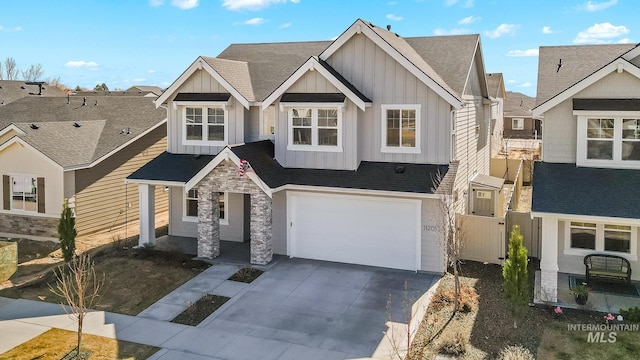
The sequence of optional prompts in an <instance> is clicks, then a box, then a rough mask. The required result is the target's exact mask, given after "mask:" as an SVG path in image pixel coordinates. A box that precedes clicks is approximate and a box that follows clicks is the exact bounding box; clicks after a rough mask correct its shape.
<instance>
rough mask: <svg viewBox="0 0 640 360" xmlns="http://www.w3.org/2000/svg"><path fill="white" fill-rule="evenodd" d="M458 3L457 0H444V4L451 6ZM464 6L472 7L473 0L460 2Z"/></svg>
mask: <svg viewBox="0 0 640 360" xmlns="http://www.w3.org/2000/svg"><path fill="white" fill-rule="evenodd" d="M457 3H458V0H444V6H453V5H455V4H457ZM461 6H462V7H464V8H470V7H473V0H467V1H465V2H464V3H462V4H461Z"/></svg>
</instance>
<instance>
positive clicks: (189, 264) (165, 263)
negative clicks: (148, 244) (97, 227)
mask: <svg viewBox="0 0 640 360" xmlns="http://www.w3.org/2000/svg"><path fill="white" fill-rule="evenodd" d="M122 244H124V243H119V244H118V246H114V245H112V244H108V245H103V246H102V248H99V249H95V251H92V254H93V255H92V259H93V260H94V262H95V270H96V274H97V275H98V277H101V276H102V275H103V274H104V285H103V289H102V291H101V296H100V299H99V300H98V301H97V305H96V306H95V309H96V310H104V311H110V312H116V313H120V314H127V315H136V314H138V313H139V312H140V311H142V310H144V309H146V308H147V307H149V306H150V305H152V304H153V303H154V302H156V301H158V300H159V299H160V298H162V297H163V296H165V295H167V294H168V293H170V292H171V291H172V290H174V289H176V288H177V287H178V286H180V285H182V284H184V283H185V282H186V281H188V280H189V279H191V278H193V277H194V276H195V275H197V274H199V273H200V272H202V271H203V270H204V269H206V268H207V267H208V266H209V265H208V264H206V263H203V262H200V261H193V260H191V256H188V255H184V254H181V253H177V252H159V251H153V250H148V249H141V250H133V249H132V248H131V246H124V247H123V246H120V245H122ZM129 245H132V244H129ZM18 249H19V248H18ZM54 283H55V276H54V275H53V272H50V273H49V274H48V275H46V276H44V277H43V278H42V279H40V280H39V281H37V282H35V283H33V284H30V285H27V286H23V287H17V288H16V287H13V288H8V289H3V290H0V296H5V297H12V298H23V299H30V300H42V301H47V302H53V303H60V302H61V301H62V300H61V299H60V298H58V297H56V296H55V295H54V294H53V293H52V292H51V291H50V290H49V287H48V284H54ZM141 289H144V290H141Z"/></svg>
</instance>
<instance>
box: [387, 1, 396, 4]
mask: <svg viewBox="0 0 640 360" xmlns="http://www.w3.org/2000/svg"><path fill="white" fill-rule="evenodd" d="M397 3H398V2H397V1H389V2H388V3H387V4H388V5H395V4H397Z"/></svg>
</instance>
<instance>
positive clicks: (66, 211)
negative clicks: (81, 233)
mask: <svg viewBox="0 0 640 360" xmlns="http://www.w3.org/2000/svg"><path fill="white" fill-rule="evenodd" d="M77 235H78V232H77V231H76V218H75V217H74V216H73V213H72V212H71V208H70V207H69V200H68V199H65V200H64V203H63V204H62V214H61V215H60V221H59V222H58V239H59V240H60V248H61V249H62V256H64V261H67V262H69V261H70V260H71V259H73V256H74V255H75V252H76V236H77Z"/></svg>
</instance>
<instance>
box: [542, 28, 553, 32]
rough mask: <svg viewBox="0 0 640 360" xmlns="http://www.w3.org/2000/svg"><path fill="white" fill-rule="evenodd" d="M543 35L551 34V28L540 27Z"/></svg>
mask: <svg viewBox="0 0 640 360" xmlns="http://www.w3.org/2000/svg"><path fill="white" fill-rule="evenodd" d="M542 33H543V34H553V30H551V26H543V27H542Z"/></svg>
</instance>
